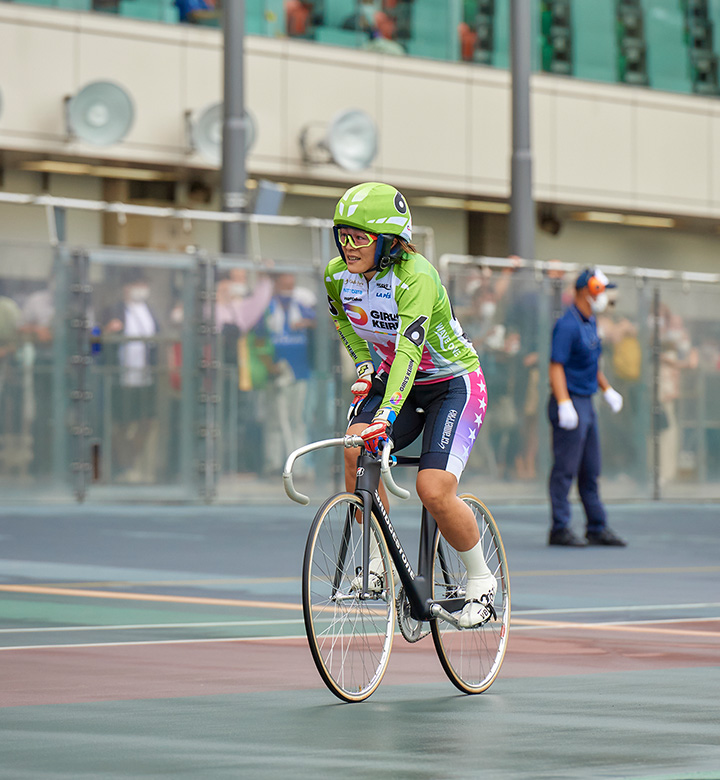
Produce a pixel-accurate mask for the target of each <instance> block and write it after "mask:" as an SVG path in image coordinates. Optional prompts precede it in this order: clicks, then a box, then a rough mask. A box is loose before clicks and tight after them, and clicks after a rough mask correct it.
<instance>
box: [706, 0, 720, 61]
mask: <svg viewBox="0 0 720 780" xmlns="http://www.w3.org/2000/svg"><path fill="white" fill-rule="evenodd" d="M708 15H709V17H710V21H711V22H712V24H713V51H714V52H715V54H720V0H708Z"/></svg>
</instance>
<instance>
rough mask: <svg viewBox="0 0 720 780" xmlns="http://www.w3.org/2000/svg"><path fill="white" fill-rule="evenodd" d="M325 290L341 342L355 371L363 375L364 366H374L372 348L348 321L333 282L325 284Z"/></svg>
mask: <svg viewBox="0 0 720 780" xmlns="http://www.w3.org/2000/svg"><path fill="white" fill-rule="evenodd" d="M325 288H326V289H327V294H328V308H329V309H330V316H331V317H332V319H333V322H334V323H335V327H336V328H337V332H338V335H339V336H340V341H342V343H343V345H344V347H345V349H346V350H347V353H348V355H350V358H351V359H352V361H353V362H354V363H355V369H356V370H357V371H358V372H359V373H362V370H363V366H366V364H367V363H369V364H370V365H371V366H372V357H371V356H370V348H369V347H368V345H367V342H366V341H365V340H364V339H362V338H360V336H358V334H357V333H355V331H354V330H353V326H352V324H351V323H350V320H348V318H347V315H346V314H345V309H343V305H342V302H341V301H340V296H339V291H338V290H337V289H336V287H335V285H334V284H333V283H332V281H327V280H326V282H325Z"/></svg>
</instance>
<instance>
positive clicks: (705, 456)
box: [658, 283, 720, 498]
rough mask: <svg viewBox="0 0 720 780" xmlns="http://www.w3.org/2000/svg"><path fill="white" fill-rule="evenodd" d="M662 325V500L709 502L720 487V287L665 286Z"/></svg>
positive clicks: (659, 317)
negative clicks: (673, 498)
mask: <svg viewBox="0 0 720 780" xmlns="http://www.w3.org/2000/svg"><path fill="white" fill-rule="evenodd" d="M658 320H659V322H658V326H659V340H660V373H659V399H660V407H661V414H660V425H659V428H660V431H659V436H660V452H659V455H660V463H659V471H660V485H661V490H662V495H663V496H667V497H679V498H680V497H681V498H699V497H704V496H707V495H708V494H714V493H715V492H716V490H717V486H718V484H720V311H719V307H718V290H717V286H715V285H704V284H696V283H695V284H678V283H672V284H669V285H667V286H665V287H664V289H663V290H662V292H661V298H660V306H659V312H658Z"/></svg>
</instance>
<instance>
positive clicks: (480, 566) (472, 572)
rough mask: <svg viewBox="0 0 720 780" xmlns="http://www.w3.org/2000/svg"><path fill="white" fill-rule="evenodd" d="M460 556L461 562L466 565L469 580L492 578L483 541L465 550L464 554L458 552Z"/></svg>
mask: <svg viewBox="0 0 720 780" xmlns="http://www.w3.org/2000/svg"><path fill="white" fill-rule="evenodd" d="M458 555H459V556H460V560H461V561H462V562H463V563H464V564H465V568H466V569H467V574H468V580H480V579H485V578H486V577H491V576H492V572H491V571H490V569H489V568H488V565H487V563H486V562H485V555H484V553H483V548H482V540H480V541H479V542H478V543H477V544H476V545H475V546H474V547H471V548H470V549H469V550H465V551H464V552H461V551H460V550H458Z"/></svg>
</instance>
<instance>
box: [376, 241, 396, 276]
mask: <svg viewBox="0 0 720 780" xmlns="http://www.w3.org/2000/svg"><path fill="white" fill-rule="evenodd" d="M396 238H397V236H394V235H392V234H390V233H380V235H378V240H377V246H376V248H375V265H374V266H373V268H374V269H375V270H376V271H384V270H385V269H386V268H387V267H388V266H390V265H392V264H393V263H394V262H395V259H396V256H397V254H398V251H399V245H398V247H397V248H396V251H395V252H393V251H392V248H393V246H392V245H393V241H394V240H395V239H396Z"/></svg>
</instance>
